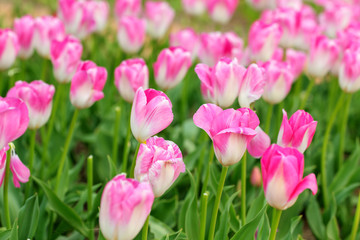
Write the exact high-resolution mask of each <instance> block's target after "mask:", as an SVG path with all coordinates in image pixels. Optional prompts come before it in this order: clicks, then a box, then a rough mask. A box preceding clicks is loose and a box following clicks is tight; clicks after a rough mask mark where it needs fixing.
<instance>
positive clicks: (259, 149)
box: [247, 126, 271, 158]
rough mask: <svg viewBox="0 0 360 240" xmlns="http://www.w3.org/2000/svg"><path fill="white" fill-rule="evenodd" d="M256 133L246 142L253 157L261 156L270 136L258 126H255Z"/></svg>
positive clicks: (269, 142)
mask: <svg viewBox="0 0 360 240" xmlns="http://www.w3.org/2000/svg"><path fill="white" fill-rule="evenodd" d="M255 131H256V135H255V137H254V138H253V139H251V140H250V142H249V144H248V147H247V149H248V151H249V154H250V155H251V156H253V157H254V158H261V156H262V155H263V154H264V152H265V151H266V149H267V148H268V147H269V146H270V144H271V140H270V137H269V136H268V135H267V134H266V133H265V132H264V131H263V130H262V129H261V128H260V127H259V126H258V127H256V128H255Z"/></svg>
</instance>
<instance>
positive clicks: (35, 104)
mask: <svg viewBox="0 0 360 240" xmlns="http://www.w3.org/2000/svg"><path fill="white" fill-rule="evenodd" d="M54 93H55V87H54V86H53V85H48V84H46V83H44V82H43V81H40V80H37V81H33V82H31V83H27V82H23V81H17V82H16V83H15V86H14V87H13V88H11V89H10V90H9V92H8V93H7V95H6V96H7V97H12V98H20V99H21V100H23V101H24V102H25V103H26V106H27V109H28V111H29V119H30V120H29V129H38V128H40V127H42V126H43V125H44V124H45V123H46V122H47V121H48V120H49V117H50V114H51V109H52V101H53V96H54Z"/></svg>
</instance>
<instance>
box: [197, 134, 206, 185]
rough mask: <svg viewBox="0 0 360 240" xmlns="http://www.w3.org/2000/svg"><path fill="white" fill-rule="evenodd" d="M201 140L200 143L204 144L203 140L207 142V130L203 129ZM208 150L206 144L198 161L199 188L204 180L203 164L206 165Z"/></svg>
mask: <svg viewBox="0 0 360 240" xmlns="http://www.w3.org/2000/svg"><path fill="white" fill-rule="evenodd" d="M199 139H200V141H199V144H202V143H203V142H205V141H206V142H207V141H208V140H207V139H208V137H207V134H206V132H204V131H202V133H201V136H200V138H199ZM206 150H207V146H204V147H203V149H202V151H201V153H200V156H199V161H198V165H197V174H198V177H197V179H196V189H199V185H200V182H201V180H202V172H203V171H202V168H203V165H204V159H205V156H206Z"/></svg>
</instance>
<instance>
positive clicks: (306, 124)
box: [277, 110, 317, 153]
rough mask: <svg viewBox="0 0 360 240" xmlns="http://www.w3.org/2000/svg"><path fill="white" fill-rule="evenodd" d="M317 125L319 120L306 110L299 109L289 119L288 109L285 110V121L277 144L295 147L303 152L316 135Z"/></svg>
mask: <svg viewBox="0 0 360 240" xmlns="http://www.w3.org/2000/svg"><path fill="white" fill-rule="evenodd" d="M316 125H317V122H316V121H314V119H313V118H312V116H311V115H310V114H309V113H307V112H305V111H304V110H297V111H296V112H295V113H294V114H293V115H292V116H291V117H290V119H289V120H288V117H287V113H286V111H285V110H283V121H282V123H281V127H280V131H279V135H278V139H277V144H279V145H280V146H283V147H294V148H296V149H297V150H299V151H300V152H302V153H303V152H305V150H306V149H307V148H308V147H309V145H310V143H311V141H312V139H313V137H314V134H315V130H316Z"/></svg>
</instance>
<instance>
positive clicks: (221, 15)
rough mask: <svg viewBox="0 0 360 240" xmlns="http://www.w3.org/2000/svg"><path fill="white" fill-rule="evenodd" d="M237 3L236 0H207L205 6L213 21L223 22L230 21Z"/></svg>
mask: <svg viewBox="0 0 360 240" xmlns="http://www.w3.org/2000/svg"><path fill="white" fill-rule="evenodd" d="M238 3H239V1H238V0H208V1H207V8H208V11H209V13H210V17H211V18H212V19H213V20H214V21H215V22H218V23H221V24H225V23H227V22H229V21H230V19H231V17H232V15H233V14H234V12H235V10H236V7H237V5H238Z"/></svg>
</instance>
